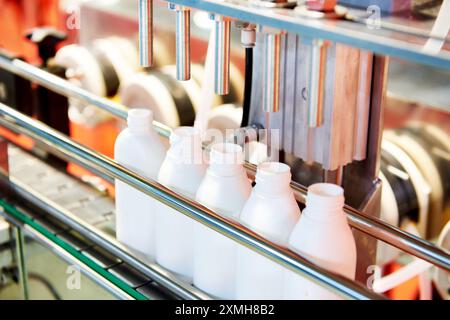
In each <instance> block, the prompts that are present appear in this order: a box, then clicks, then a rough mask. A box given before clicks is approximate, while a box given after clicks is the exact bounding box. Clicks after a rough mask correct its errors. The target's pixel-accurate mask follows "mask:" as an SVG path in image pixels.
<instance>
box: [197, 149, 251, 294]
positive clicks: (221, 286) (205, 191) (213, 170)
mask: <svg viewBox="0 0 450 320" xmlns="http://www.w3.org/2000/svg"><path fill="white" fill-rule="evenodd" d="M242 163H243V151H242V148H241V147H240V146H238V145H236V144H231V143H218V144H215V145H213V146H212V147H211V153H210V165H209V167H208V170H207V171H206V175H205V177H204V178H203V181H202V183H201V185H200V187H199V189H198V191H197V195H196V199H197V201H198V202H199V203H201V204H203V205H204V206H206V207H207V208H209V209H211V210H213V211H215V212H216V213H218V214H220V215H222V216H224V217H226V218H228V219H231V220H238V219H239V214H240V213H241V210H242V207H243V206H244V203H245V201H246V200H247V199H248V197H249V196H250V193H251V190H252V187H251V184H250V181H249V180H248V178H247V175H246V173H245V169H244V167H243V166H242ZM194 239H195V240H194V241H195V249H194V250H195V251H194V285H195V286H196V287H198V288H200V289H201V290H203V291H205V292H207V293H209V294H210V295H212V296H213V297H215V298H218V299H234V298H235V280H236V279H235V276H236V273H235V270H236V243H235V242H234V241H233V240H231V239H229V238H226V237H225V236H223V235H221V234H219V233H217V232H215V231H213V230H211V229H209V228H207V227H206V226H203V225H200V224H199V223H196V224H195V236H194Z"/></svg>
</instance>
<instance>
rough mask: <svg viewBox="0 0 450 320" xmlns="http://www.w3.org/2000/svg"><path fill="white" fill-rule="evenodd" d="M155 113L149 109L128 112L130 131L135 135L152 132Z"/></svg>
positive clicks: (136, 109)
mask: <svg viewBox="0 0 450 320" xmlns="http://www.w3.org/2000/svg"><path fill="white" fill-rule="evenodd" d="M152 123H153V113H152V111H151V110H149V109H139V108H135V109H131V110H129V111H128V118H127V125H128V130H129V131H130V132H131V133H134V134H142V133H147V132H152V130H153V126H152Z"/></svg>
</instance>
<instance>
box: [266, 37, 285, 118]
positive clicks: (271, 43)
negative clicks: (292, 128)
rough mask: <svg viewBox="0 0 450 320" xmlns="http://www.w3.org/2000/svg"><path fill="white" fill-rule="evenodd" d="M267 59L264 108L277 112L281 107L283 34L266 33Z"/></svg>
mask: <svg viewBox="0 0 450 320" xmlns="http://www.w3.org/2000/svg"><path fill="white" fill-rule="evenodd" d="M264 40H265V49H266V54H265V57H266V60H265V63H264V73H263V76H264V78H263V83H264V92H263V108H264V111H265V112H277V111H278V110H279V109H280V49H281V34H279V33H267V34H265V38H264Z"/></svg>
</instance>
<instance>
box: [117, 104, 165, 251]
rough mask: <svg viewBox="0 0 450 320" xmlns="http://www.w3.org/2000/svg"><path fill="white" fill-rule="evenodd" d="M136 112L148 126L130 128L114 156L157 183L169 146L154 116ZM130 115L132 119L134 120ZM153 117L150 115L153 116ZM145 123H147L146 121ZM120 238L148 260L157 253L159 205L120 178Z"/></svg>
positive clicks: (118, 232) (118, 236) (135, 110)
mask: <svg viewBox="0 0 450 320" xmlns="http://www.w3.org/2000/svg"><path fill="white" fill-rule="evenodd" d="M141 111H142V110H141V109H133V110H131V111H130V113H133V114H134V115H135V116H136V117H139V116H142V117H144V118H145V119H146V121H147V122H149V124H148V125H136V124H134V127H133V125H130V124H129V128H126V129H125V130H123V131H122V132H121V133H120V134H119V136H118V137H117V140H116V143H115V148H114V157H115V160H116V161H117V162H118V163H120V164H121V165H123V166H125V167H126V168H128V169H130V170H133V171H135V172H136V173H138V174H140V175H142V176H143V177H145V178H149V179H152V180H155V179H156V177H157V174H158V171H159V168H160V166H161V163H162V161H163V160H164V156H165V152H166V150H165V147H164V145H163V143H162V141H161V140H160V138H159V136H158V135H157V134H156V133H155V132H154V131H153V130H152V127H151V113H150V112H149V111H145V112H144V113H143V114H142V115H141V114H140V112H141ZM130 113H129V117H130ZM149 114H150V115H149ZM143 123H144V124H145V121H143ZM115 186H116V236H117V239H118V240H119V241H120V242H122V243H123V244H125V245H127V246H129V247H130V248H131V249H133V250H136V251H138V252H139V253H141V254H143V255H144V256H145V257H146V258H148V259H153V258H154V253H155V209H156V208H157V206H158V202H157V201H156V200H155V199H153V198H151V197H150V196H148V195H145V194H144V193H142V192H140V191H138V190H136V189H134V188H132V187H130V186H129V185H127V184H126V183H124V182H122V181H120V180H118V179H116V181H115Z"/></svg>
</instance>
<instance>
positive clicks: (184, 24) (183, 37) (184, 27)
mask: <svg viewBox="0 0 450 320" xmlns="http://www.w3.org/2000/svg"><path fill="white" fill-rule="evenodd" d="M169 9H170V10H173V11H175V13H176V18H175V20H176V28H175V29H176V30H175V31H176V32H175V39H176V62H177V64H176V65H177V80H180V81H186V80H189V79H190V78H191V46H190V42H191V40H190V29H191V25H190V24H191V22H190V18H191V11H190V10H189V8H187V7H183V6H178V5H175V4H172V3H169Z"/></svg>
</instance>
